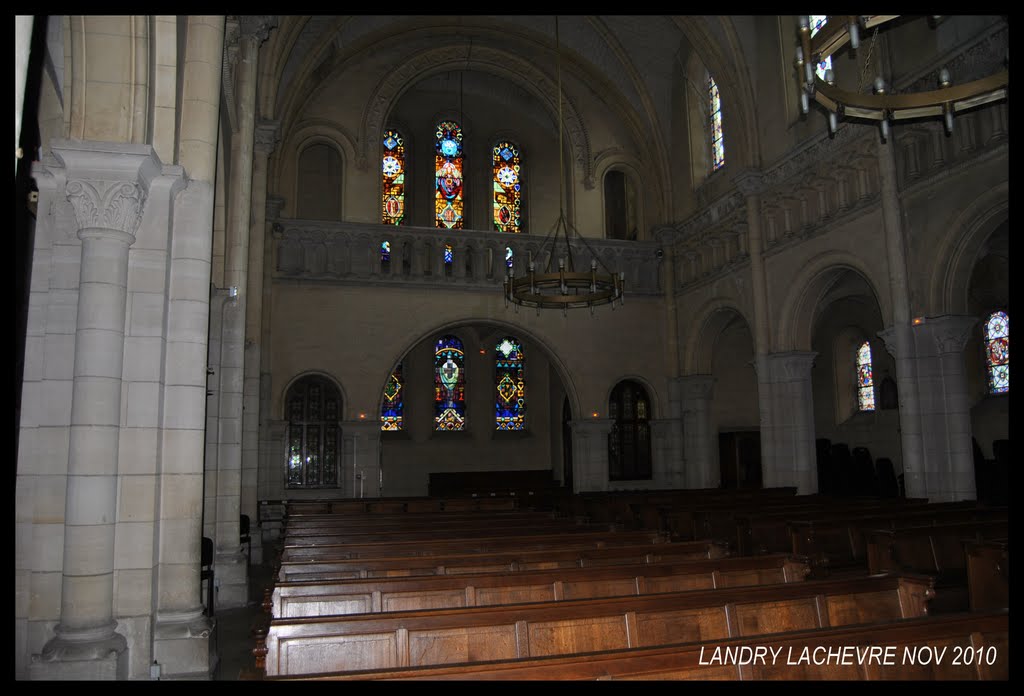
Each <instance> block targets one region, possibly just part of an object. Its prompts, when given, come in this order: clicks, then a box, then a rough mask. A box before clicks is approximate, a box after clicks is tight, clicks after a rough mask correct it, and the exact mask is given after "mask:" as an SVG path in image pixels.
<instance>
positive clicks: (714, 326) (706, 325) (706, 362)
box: [683, 297, 753, 375]
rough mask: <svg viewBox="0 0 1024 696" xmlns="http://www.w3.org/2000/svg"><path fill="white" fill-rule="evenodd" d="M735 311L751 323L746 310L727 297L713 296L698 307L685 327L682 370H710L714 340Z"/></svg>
mask: <svg viewBox="0 0 1024 696" xmlns="http://www.w3.org/2000/svg"><path fill="white" fill-rule="evenodd" d="M734 315H736V316H739V317H740V319H742V320H743V321H744V322H745V323H746V324H747V326H748V327H753V324H752V323H751V321H750V318H749V317H748V316H747V315H746V313H745V312H744V311H743V310H742V309H740V307H739V305H738V304H737V303H736V302H735V301H733V300H731V299H728V298H723V297H719V298H715V299H713V300H710V301H709V302H707V303H705V304H704V306H703V307H701V308H700V309H699V310H697V312H696V313H695V314H694V318H693V319H692V320H691V321H690V324H689V326H687V329H686V336H687V340H686V354H685V356H684V360H683V372H684V374H688V375H696V374H704V375H709V374H711V358H712V356H713V354H714V350H715V342H716V341H717V340H718V337H719V336H720V335H721V333H722V331H724V330H725V328H726V327H727V326H728V325H729V323H730V322H731V321H732V319H733V316H734Z"/></svg>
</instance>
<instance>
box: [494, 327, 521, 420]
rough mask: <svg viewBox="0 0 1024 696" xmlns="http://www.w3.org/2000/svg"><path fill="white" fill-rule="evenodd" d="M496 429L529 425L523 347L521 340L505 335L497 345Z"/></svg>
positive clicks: (495, 349) (495, 358)
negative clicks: (527, 422) (527, 420)
mask: <svg viewBox="0 0 1024 696" xmlns="http://www.w3.org/2000/svg"><path fill="white" fill-rule="evenodd" d="M494 368H495V370H494V381H495V405H494V427H495V429H496V430H523V429H524V428H525V427H526V383H525V380H524V375H523V349H522V346H520V344H519V341H518V340H517V339H516V338H514V337H512V336H506V337H505V338H503V339H501V341H500V342H499V343H498V345H496V346H495V347H494Z"/></svg>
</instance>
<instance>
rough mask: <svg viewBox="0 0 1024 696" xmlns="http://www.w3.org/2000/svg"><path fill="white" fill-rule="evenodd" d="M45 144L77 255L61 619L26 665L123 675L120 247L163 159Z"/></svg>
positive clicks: (59, 673) (146, 150) (56, 672)
mask: <svg viewBox="0 0 1024 696" xmlns="http://www.w3.org/2000/svg"><path fill="white" fill-rule="evenodd" d="M52 151H53V154H54V156H55V157H56V158H57V160H58V161H59V162H60V163H61V164H63V166H64V169H65V172H66V181H67V185H66V188H65V193H66V195H67V198H68V200H69V201H70V202H71V205H72V207H73V208H74V212H75V218H76V220H77V224H78V228H79V229H78V238H79V239H81V240H82V256H81V268H80V281H79V288H78V320H77V326H76V330H75V360H74V372H73V375H74V376H73V386H72V394H71V428H70V436H69V437H70V440H69V448H68V451H69V455H68V469H67V488H66V492H65V505H64V562H63V577H62V582H61V611H60V623H59V624H58V625H57V626H56V627H55V628H54V633H55V636H54V638H52V639H50V640H49V641H48V642H47V643H46V645H44V646H43V649H42V652H41V654H40V655H39V656H34V657H33V664H32V665H31V666H30V670H29V673H30V676H31V678H33V679H73V680H98V679H126V678H127V677H128V653H127V641H126V640H125V638H124V636H123V635H121V634H120V633H118V632H117V631H116V630H115V629H116V626H117V622H116V621H115V619H114V614H113V608H114V605H113V601H114V529H115V522H116V520H117V488H118V479H117V474H118V445H119V436H120V425H121V375H122V368H123V362H124V327H125V318H126V300H127V294H128V247H130V246H131V245H132V244H133V243H134V242H135V232H136V230H137V229H138V226H139V223H140V221H141V220H142V211H143V206H144V204H145V200H146V196H147V194H148V191H149V185H150V182H151V181H152V180H153V179H154V178H156V176H158V175H159V173H160V170H161V168H162V164H161V163H160V161H159V159H157V157H156V153H155V152H154V151H153V148H152V147H150V146H148V145H127V144H122V143H96V142H89V141H68V140H57V141H54V142H53V145H52Z"/></svg>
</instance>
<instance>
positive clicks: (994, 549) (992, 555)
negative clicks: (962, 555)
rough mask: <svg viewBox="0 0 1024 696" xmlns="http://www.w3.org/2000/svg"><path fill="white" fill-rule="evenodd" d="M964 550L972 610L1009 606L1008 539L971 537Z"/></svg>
mask: <svg viewBox="0 0 1024 696" xmlns="http://www.w3.org/2000/svg"><path fill="white" fill-rule="evenodd" d="M965 551H966V560H967V587H968V593H969V600H970V606H971V611H987V610H991V609H1002V608H1009V606H1010V545H1009V540H1007V539H990V540H987V541H974V540H971V541H968V542H966V544H965Z"/></svg>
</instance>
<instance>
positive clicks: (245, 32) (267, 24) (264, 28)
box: [238, 15, 278, 46]
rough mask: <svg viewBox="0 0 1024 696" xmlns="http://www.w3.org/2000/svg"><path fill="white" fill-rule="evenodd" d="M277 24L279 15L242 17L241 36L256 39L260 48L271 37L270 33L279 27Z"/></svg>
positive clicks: (240, 22)
mask: <svg viewBox="0 0 1024 696" xmlns="http://www.w3.org/2000/svg"><path fill="white" fill-rule="evenodd" d="M277 22H278V17H277V15H242V16H241V17H240V18H239V21H238V24H239V31H240V33H241V36H242V37H243V38H252V39H255V40H256V45H257V46H258V45H259V44H262V43H263V42H264V41H266V40H267V39H268V38H269V37H270V31H271V30H272V29H274V28H275V27H276V26H277Z"/></svg>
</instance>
